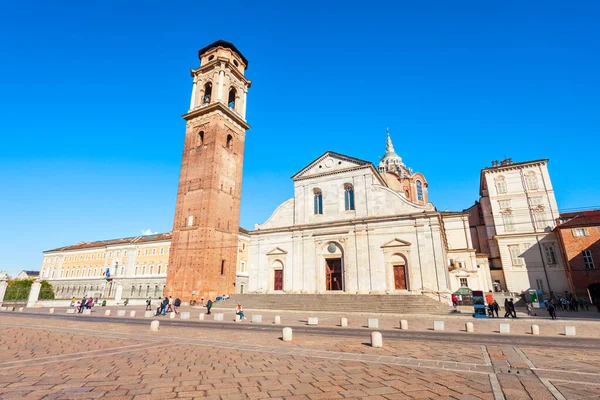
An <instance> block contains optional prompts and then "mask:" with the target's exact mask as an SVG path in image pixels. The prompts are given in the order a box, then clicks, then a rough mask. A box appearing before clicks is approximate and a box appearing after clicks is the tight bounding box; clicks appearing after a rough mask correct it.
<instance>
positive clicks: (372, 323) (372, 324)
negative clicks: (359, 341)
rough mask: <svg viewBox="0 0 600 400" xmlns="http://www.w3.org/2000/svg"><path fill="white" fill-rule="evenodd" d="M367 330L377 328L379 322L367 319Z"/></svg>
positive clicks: (375, 319)
mask: <svg viewBox="0 0 600 400" xmlns="http://www.w3.org/2000/svg"><path fill="white" fill-rule="evenodd" d="M367 328H375V329H378V328H379V320H378V319H377V318H369V319H367Z"/></svg>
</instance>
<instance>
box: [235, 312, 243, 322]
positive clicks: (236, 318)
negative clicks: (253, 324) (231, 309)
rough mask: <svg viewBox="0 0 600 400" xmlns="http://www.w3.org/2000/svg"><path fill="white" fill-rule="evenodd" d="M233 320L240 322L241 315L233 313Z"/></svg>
mask: <svg viewBox="0 0 600 400" xmlns="http://www.w3.org/2000/svg"><path fill="white" fill-rule="evenodd" d="M234 321H235V322H242V316H241V315H239V314H235V319H234Z"/></svg>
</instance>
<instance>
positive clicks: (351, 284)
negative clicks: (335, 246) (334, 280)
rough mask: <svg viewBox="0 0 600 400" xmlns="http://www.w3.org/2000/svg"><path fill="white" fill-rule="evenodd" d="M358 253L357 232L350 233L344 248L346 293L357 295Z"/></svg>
mask: <svg viewBox="0 0 600 400" xmlns="http://www.w3.org/2000/svg"><path fill="white" fill-rule="evenodd" d="M357 257H358V255H357V251H356V231H353V232H350V235H349V237H348V240H346V243H345V247H344V291H345V292H346V293H356V292H357V291H358V285H357V274H358V259H357Z"/></svg>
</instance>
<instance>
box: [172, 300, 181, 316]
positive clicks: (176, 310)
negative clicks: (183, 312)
mask: <svg viewBox="0 0 600 400" xmlns="http://www.w3.org/2000/svg"><path fill="white" fill-rule="evenodd" d="M179 306H181V299H180V298H179V297H177V298H176V299H175V301H174V302H173V311H175V314H179Z"/></svg>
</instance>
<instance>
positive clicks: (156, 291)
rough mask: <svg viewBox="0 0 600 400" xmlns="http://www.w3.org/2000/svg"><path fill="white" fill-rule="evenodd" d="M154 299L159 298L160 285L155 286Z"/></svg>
mask: <svg viewBox="0 0 600 400" xmlns="http://www.w3.org/2000/svg"><path fill="white" fill-rule="evenodd" d="M154 297H158V285H154Z"/></svg>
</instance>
